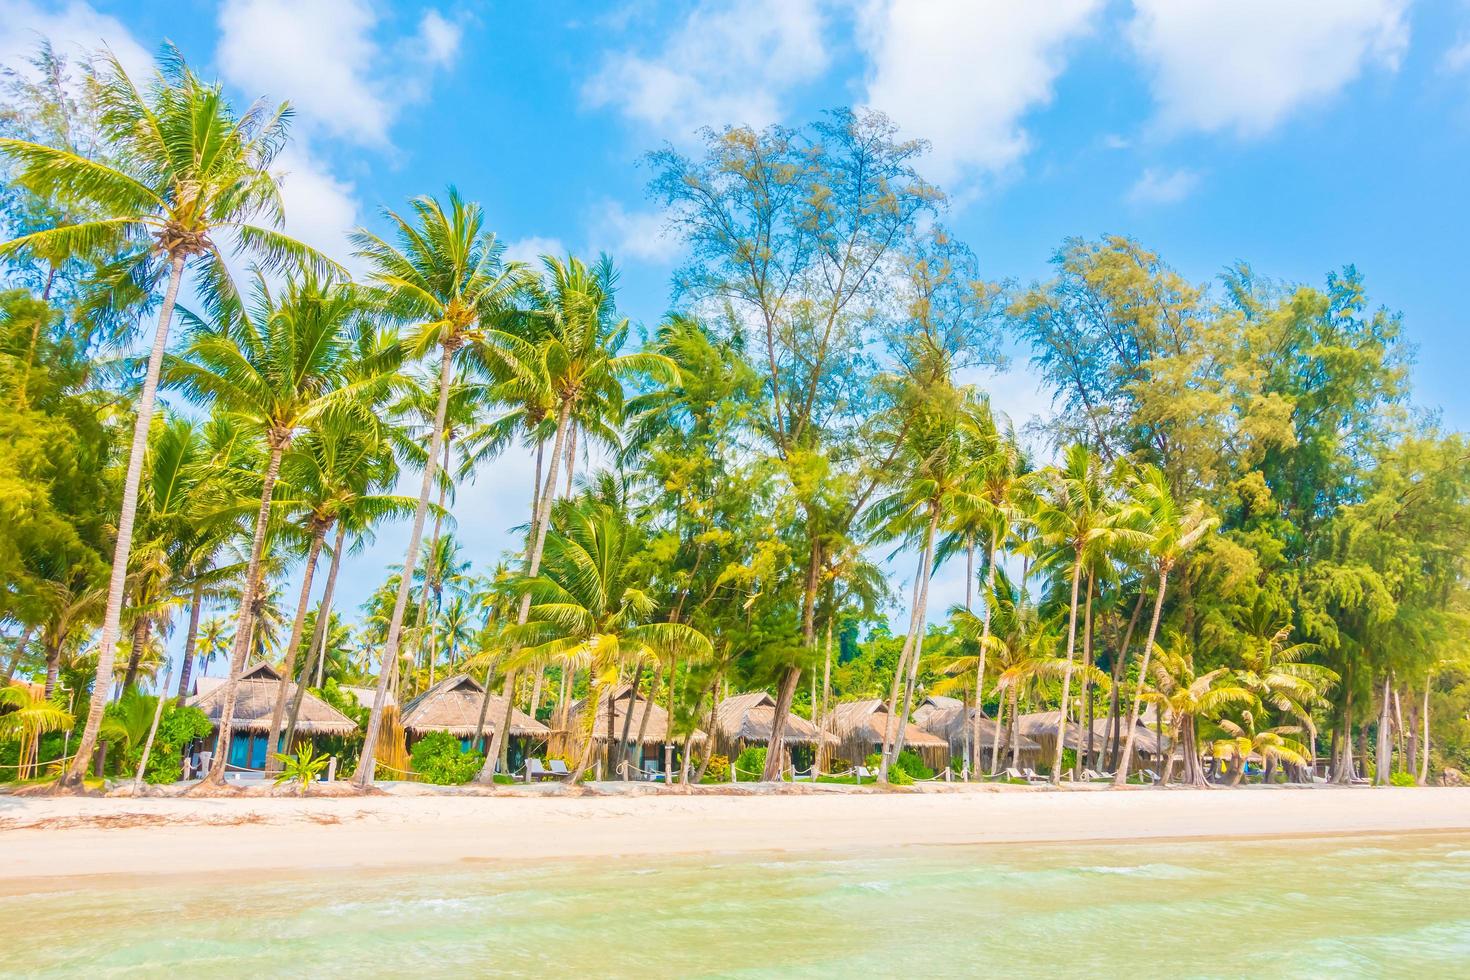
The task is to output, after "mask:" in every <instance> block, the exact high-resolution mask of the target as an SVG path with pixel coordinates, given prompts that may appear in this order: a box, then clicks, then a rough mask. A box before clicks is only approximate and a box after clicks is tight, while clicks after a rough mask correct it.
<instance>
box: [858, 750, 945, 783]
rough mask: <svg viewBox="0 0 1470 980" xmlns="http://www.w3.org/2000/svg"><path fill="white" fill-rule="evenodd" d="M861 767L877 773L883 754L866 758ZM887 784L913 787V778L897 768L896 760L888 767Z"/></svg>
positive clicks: (905, 770)
mask: <svg viewBox="0 0 1470 980" xmlns="http://www.w3.org/2000/svg"><path fill="white" fill-rule="evenodd" d="M863 765H864V766H866V767H867V768H869V769H870V770H872V771H873V772H877V771H878V770H879V769H880V768H881V767H882V765H883V754H882V753H881V752H874V753H873V754H872V755H870V756H868V758H867V759H866V760H865V761H864V762H863ZM931 775H932V773H931ZM888 782H889V783H891V784H892V785H894V786H911V785H913V782H914V777H913V775H912V774H911V773H910V772H909V771H908V770H907V769H905V768H903V767H902V766H899V765H898V764H897V760H895V762H894V764H893V765H891V766H889V767H888Z"/></svg>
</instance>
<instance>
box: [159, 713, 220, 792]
mask: <svg viewBox="0 0 1470 980" xmlns="http://www.w3.org/2000/svg"><path fill="white" fill-rule="evenodd" d="M211 731H213V729H212V728H211V727H210V724H209V716H208V715H206V714H205V713H204V712H203V711H201V710H200V709H198V708H195V707H191V706H188V705H182V704H179V703H178V702H171V703H170V704H168V705H166V706H165V707H164V709H163V716H162V717H161V718H159V719H158V731H157V732H156V733H155V734H154V736H153V751H152V752H150V753H149V755H148V768H147V769H145V770H144V771H143V780H144V781H145V782H149V783H172V782H176V781H177V780H179V779H181V778H183V775H184V766H183V757H184V750H185V749H186V748H188V746H189V745H190V744H191V743H193V742H194V741H195V740H197V739H202V738H207V737H208V736H209V733H210V732H211Z"/></svg>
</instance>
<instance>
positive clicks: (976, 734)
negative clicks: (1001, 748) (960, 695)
mask: <svg viewBox="0 0 1470 980" xmlns="http://www.w3.org/2000/svg"><path fill="white" fill-rule="evenodd" d="M988 552H989V555H990V558H989V560H990V573H989V575H987V576H986V586H985V594H984V595H983V596H981V597H980V601H981V602H983V603H984V604H985V607H984V608H983V609H982V610H981V612H980V661H979V663H977V664H976V665H975V714H974V715H973V716H972V717H971V718H970V766H971V768H972V769H973V770H974V773H973V775H974V776H976V777H978V776H979V775H980V751H981V749H980V706H981V704H983V703H984V701H985V648H986V647H987V646H988V645H989V644H990V597H991V596H992V595H994V594H995V545H994V543H992V544H991V546H990V548H989V549H988ZM966 588H969V586H968V585H966ZM995 740H996V741H997V742H998V741H1000V728H999V726H997V727H996V730H995ZM990 771H991V772H994V771H995V752H994V751H992V752H991V759H990Z"/></svg>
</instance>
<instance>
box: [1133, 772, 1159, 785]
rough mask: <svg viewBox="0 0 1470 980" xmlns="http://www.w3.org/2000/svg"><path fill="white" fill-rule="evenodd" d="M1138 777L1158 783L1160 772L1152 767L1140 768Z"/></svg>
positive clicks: (1147, 781) (1146, 781) (1148, 781)
mask: <svg viewBox="0 0 1470 980" xmlns="http://www.w3.org/2000/svg"><path fill="white" fill-rule="evenodd" d="M1138 778H1139V779H1142V780H1143V781H1144V782H1145V783H1157V782H1158V781H1159V774H1158V773H1156V772H1154V771H1153V770H1152V769H1140V770H1138Z"/></svg>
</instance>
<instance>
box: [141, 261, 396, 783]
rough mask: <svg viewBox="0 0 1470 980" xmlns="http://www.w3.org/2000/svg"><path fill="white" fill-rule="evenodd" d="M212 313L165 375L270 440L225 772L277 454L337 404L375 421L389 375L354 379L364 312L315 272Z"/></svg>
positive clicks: (213, 775) (222, 753) (221, 757)
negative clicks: (350, 370)
mask: <svg viewBox="0 0 1470 980" xmlns="http://www.w3.org/2000/svg"><path fill="white" fill-rule="evenodd" d="M214 312H215V317H214V319H213V320H212V321H208V322H206V321H203V320H199V319H197V318H191V319H193V323H194V330H193V334H192V337H191V340H190V344H189V350H188V353H187V355H186V357H184V358H173V359H170V361H169V363H168V365H167V368H168V383H169V384H171V385H174V386H176V387H178V388H180V389H182V390H183V391H184V392H185V393H186V394H187V395H188V396H189V397H191V398H192V399H194V400H196V401H199V402H204V403H208V404H211V405H214V406H215V407H217V408H219V409H222V410H225V411H228V412H231V413H232V414H234V415H236V416H237V417H238V418H240V419H241V420H242V423H244V424H246V425H248V426H250V427H251V428H252V429H253V430H255V431H256V432H258V433H260V435H261V436H263V438H264V442H265V446H266V452H267V454H268V456H267V461H266V465H265V471H264V474H263V476H262V480H261V491H260V505H259V509H258V511H257V513H256V517H255V529H254V534H253V537H252V540H251V546H250V557H249V560H248V564H247V566H246V570H245V578H244V584H243V586H242V588H241V591H240V605H239V611H238V613H237V614H236V623H235V646H234V649H233V650H232V651H231V655H230V675H229V681H230V683H229V686H228V687H227V688H226V691H225V694H224V698H223V701H222V703H221V705H220V738H219V746H218V752H217V755H216V758H215V760H214V763H213V765H212V767H211V769H210V772H209V775H208V776H207V777H206V778H207V780H208V781H209V782H211V783H218V782H220V781H222V780H223V779H224V771H225V765H226V763H227V756H228V754H229V743H230V737H231V722H232V721H233V719H234V709H235V682H236V681H238V679H239V677H240V675H241V673H242V672H243V671H244V669H245V660H246V656H247V654H248V653H249V652H250V642H251V637H252V635H254V636H255V637H256V639H258V640H263V639H264V635H263V631H262V630H260V629H256V628H254V620H255V618H256V615H257V602H258V600H259V598H260V586H261V581H262V576H263V573H264V565H263V556H264V552H265V544H266V537H267V530H268V528H269V524H270V518H271V509H272V507H271V501H272V498H273V495H274V493H275V484H276V479H277V476H278V475H279V473H280V469H281V459H282V457H283V456H284V455H285V452H286V450H287V449H288V448H289V447H290V445H291V442H292V440H294V439H295V438H296V436H297V435H298V434H300V433H301V432H302V431H303V430H304V429H305V428H306V427H308V426H310V425H313V424H314V423H316V422H317V421H319V420H321V419H323V418H325V417H326V416H327V415H329V414H331V413H332V412H339V413H344V414H349V415H352V416H354V417H355V418H357V419H358V420H359V422H360V423H361V424H363V425H372V424H374V422H373V419H374V416H373V413H372V406H373V405H374V404H375V402H376V400H377V399H376V396H377V395H378V394H380V393H381V392H382V391H383V390H384V388H385V387H386V382H385V380H384V376H368V377H358V378H349V377H348V376H347V373H346V372H347V365H348V361H349V358H350V355H351V352H352V351H353V350H354V346H353V345H354V336H353V334H354V331H355V330H356V329H357V324H358V321H359V319H360V317H361V316H362V314H363V303H362V300H361V297H360V295H359V293H358V291H357V290H356V289H355V288H353V287H351V286H348V285H343V284H337V283H333V282H331V281H330V280H325V279H321V278H319V277H317V276H316V275H314V274H311V273H309V272H307V273H303V274H302V276H301V277H300V278H299V279H293V280H290V281H288V282H287V283H286V285H285V286H284V287H283V288H282V289H281V291H280V293H279V295H277V294H276V293H275V292H274V291H273V290H272V289H271V287H270V286H269V285H268V284H267V283H266V281H265V279H264V278H263V277H261V276H259V275H257V277H256V288H255V296H254V300H253V302H252V303H251V304H250V305H249V306H247V305H246V304H244V303H243V302H240V301H238V300H236V299H235V298H234V297H233V296H228V295H227V296H224V297H221V298H220V300H219V302H217V303H216V304H215V311H214Z"/></svg>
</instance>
